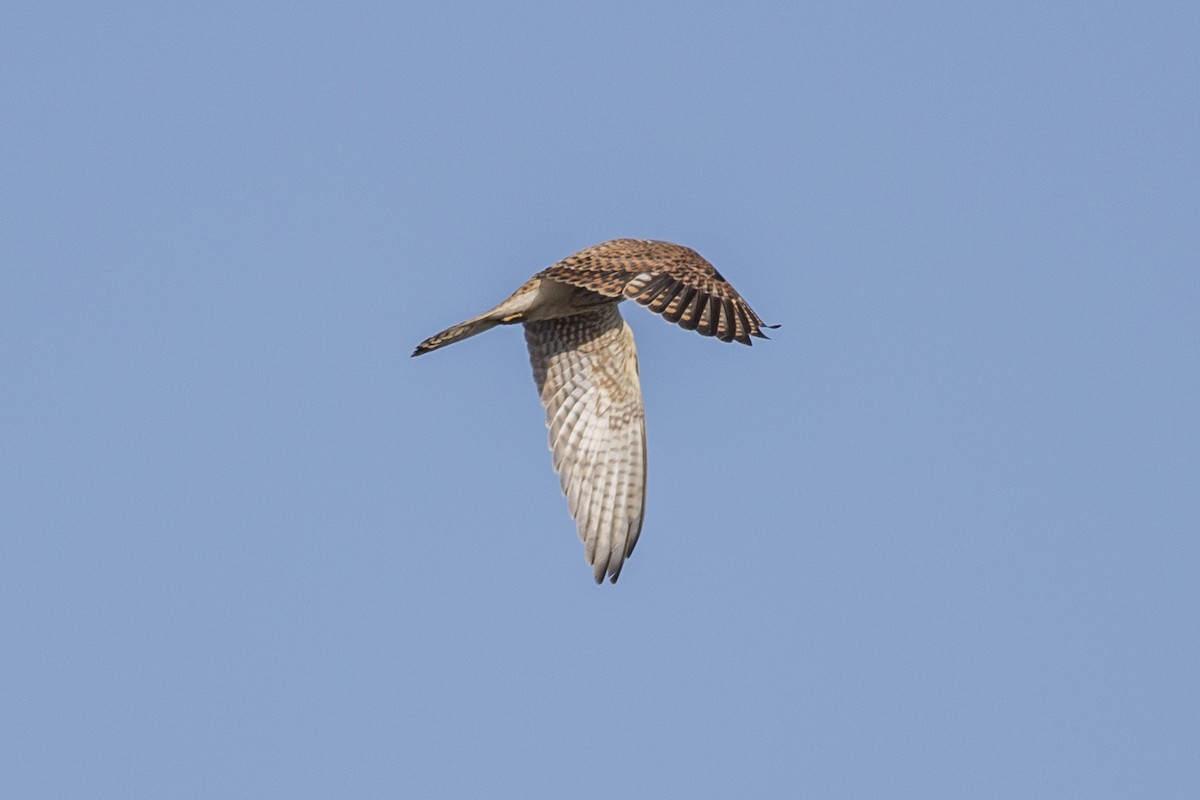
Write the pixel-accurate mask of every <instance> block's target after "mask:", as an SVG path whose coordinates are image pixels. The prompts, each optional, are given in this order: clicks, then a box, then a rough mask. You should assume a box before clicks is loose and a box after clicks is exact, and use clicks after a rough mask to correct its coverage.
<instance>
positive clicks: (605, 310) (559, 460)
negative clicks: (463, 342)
mask: <svg viewBox="0 0 1200 800" xmlns="http://www.w3.org/2000/svg"><path fill="white" fill-rule="evenodd" d="M525 342H526V344H528V346H529V361H530V363H531V364H532V365H533V379H534V381H535V382H536V383H537V387H538V392H539V393H540V395H541V398H542V405H543V406H544V407H545V409H546V426H547V427H548V428H549V429H550V450H551V451H552V452H553V453H554V469H555V471H556V472H558V475H559V480H560V481H561V483H562V490H563V493H564V494H565V495H566V496H567V504H568V507H569V508H570V511H571V516H572V517H574V518H575V522H576V525H577V526H578V528H579V538H580V539H582V540H583V543H584V550H585V554H586V556H587V560H588V563H589V564H591V565H592V568H593V570H594V573H595V577H596V582H597V583H602V582H603V581H604V577H605V575H607V576H608V578H609V580H611V581H612V582H613V583H616V582H617V577H618V576H619V575H620V574H621V566H622V565H623V564H624V563H625V559H626V558H628V557H629V556H630V554H631V553H633V547H634V545H635V544H636V543H637V539H638V534H640V533H641V530H642V515H643V512H644V510H645V497H646V425H645V415H644V413H643V406H642V390H641V385H640V384H639V383H638V374H637V351H636V349H635V348H634V344H633V332H632V331H631V330H630V329H629V326H628V325H626V324H625V321H624V320H623V319H621V314H620V312H619V311H618V310H617V306H616V304H615V303H612V304H609V305H604V306H601V307H600V308H598V309H597V310H595V311H589V312H587V313H585V314H576V315H575V316H570V317H561V318H558V319H548V320H539V321H537V322H527V323H525Z"/></svg>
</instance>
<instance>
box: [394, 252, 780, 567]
mask: <svg viewBox="0 0 1200 800" xmlns="http://www.w3.org/2000/svg"><path fill="white" fill-rule="evenodd" d="M625 299H632V300H636V301H637V302H638V303H639V304H641V305H644V306H646V307H647V308H649V309H650V310H651V311H653V312H655V313H659V314H662V315H663V317H664V318H665V319H667V320H669V321H671V322H676V323H678V324H679V325H680V327H683V328H687V329H689V330H696V331H698V332H699V333H701V334H703V335H705V336H715V337H717V338H718V339H721V340H722V341H727V342H729V341H735V340H736V341H739V342H742V343H743V344H750V337H751V336H758V337H762V338H766V337H765V335H764V334H763V332H762V329H763V328H764V327H770V326H766V325H764V324H763V322H762V320H761V319H759V318H758V316H757V315H756V314H755V313H754V312H753V311H752V310H751V309H750V306H748V305H747V304H746V302H745V301H744V300H742V298H741V297H740V296H739V295H738V293H737V292H736V291H734V289H733V287H732V286H730V285H729V284H728V282H726V281H725V279H724V278H723V277H722V276H721V274H720V273H719V272H717V270H716V269H714V268H713V266H712V265H711V264H709V263H708V262H707V261H705V260H704V259H703V258H701V256H700V255H699V254H698V253H696V252H695V251H694V250H691V249H689V248H687V247H682V246H680V245H677V244H671V243H670V242H657V241H647V240H641V239H614V240H613V241H610V242H605V243H603V244H599V245H596V246H594V247H589V248H587V249H586V250H581V251H579V252H578V253H575V254H574V255H571V256H568V257H567V258H565V259H563V260H562V261H560V262H558V263H557V264H554V265H553V266H551V267H549V268H547V269H545V270H543V271H542V272H539V273H538V274H537V275H534V276H533V277H532V278H530V279H529V280H528V281H527V282H526V283H525V284H524V285H523V286H521V288H519V289H517V291H515V292H514V293H513V294H512V296H511V297H509V298H508V299H507V300H505V301H504V302H503V303H501V304H500V305H498V306H496V307H495V308H493V309H492V310H490V311H487V312H485V313H483V314H481V315H479V316H478V317H474V318H472V319H469V320H467V321H466V322H462V323H460V324H458V325H455V326H453V327H451V328H447V329H446V330H444V331H442V332H441V333H438V334H436V335H434V336H431V337H430V338H428V339H426V340H425V341H424V342H421V344H419V345H417V349H416V350H415V351H414V352H413V355H414V356H417V355H421V354H423V353H428V352H430V351H432V350H436V349H438V348H439V347H445V346H446V345H448V344H453V343H454V342H457V341H460V340H462V339H465V338H467V337H469V336H474V335H476V334H478V333H482V332H484V331H486V330H489V329H491V328H493V327H495V326H497V325H508V324H515V323H518V322H520V323H523V324H524V325H525V341H526V344H527V345H528V347H529V358H530V362H531V364H532V366H533V375H534V380H535V382H536V383H537V387H538V392H539V394H540V396H541V400H542V405H543V406H544V407H545V409H546V425H547V427H548V428H549V429H550V449H551V451H552V452H553V454H554V469H555V471H556V472H558V474H559V477H560V479H561V482H562V489H563V493H564V494H565V495H566V496H567V503H568V506H569V508H570V511H571V516H572V517H574V519H575V521H576V524H577V525H578V527H579V536H580V538H581V539H582V540H583V542H584V548H585V554H586V556H587V560H588V563H589V564H591V565H592V567H593V570H594V573H595V578H596V582H597V583H599V582H602V581H603V580H604V578H605V576H606V575H607V576H608V578H609V579H610V580H611V581H612V582H614V583H615V582H616V580H617V577H618V576H619V575H620V573H621V567H622V565H623V564H624V562H625V559H626V558H628V557H629V555H630V554H631V553H632V552H633V547H634V545H635V544H636V543H637V538H638V535H639V534H640V533H641V529H642V516H643V512H644V509H645V487H646V435H645V415H644V412H643V406H642V393H641V387H640V384H639V382H638V368H637V350H636V348H635V347H634V343H633V332H632V331H631V330H630V329H629V326H628V325H626V324H625V321H624V320H623V319H622V318H621V314H620V312H619V311H618V310H617V304H618V303H620V302H621V301H622V300H625Z"/></svg>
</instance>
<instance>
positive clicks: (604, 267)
mask: <svg viewBox="0 0 1200 800" xmlns="http://www.w3.org/2000/svg"><path fill="white" fill-rule="evenodd" d="M538 275H539V276H540V277H544V278H550V279H552V280H556V281H559V282H560V283H565V284H568V285H570V286H575V287H577V288H580V289H586V290H588V291H592V292H596V293H597V294H600V295H603V296H605V297H613V298H619V299H624V298H628V299H630V300H635V301H636V302H637V303H639V304H640V305H643V306H645V307H646V308H648V309H650V310H651V311H653V312H654V313H655V314H661V315H662V317H663V319H665V320H667V321H668V322H674V323H677V324H678V325H679V327H681V328H685V329H687V330H694V331H696V332H698V333H700V334H701V335H703V336H715V337H717V338H718V339H720V340H721V341H723V342H732V341H735V340H736V341H738V342H741V343H742V344H747V345H748V344H750V337H751V336H757V337H759V338H761V339H766V338H767V336H766V334H764V333H763V330H762V329H763V328H775V327H778V326H777V325H767V324H765V323H764V322H763V321H762V320H761V319H760V318H759V316H758V315H757V314H755V313H754V311H753V309H751V308H750V306H749V305H748V304H747V303H746V301H745V300H743V299H742V297H741V295H739V294H738V293H737V291H736V290H735V289H734V288H733V287H732V286H730V285H729V282H728V281H726V280H725V277H724V276H723V275H721V273H720V272H717V269H716V267H714V266H713V265H712V264H710V263H708V262H707V261H705V260H704V258H703V257H702V256H701V255H700V254H699V253H697V252H696V251H695V250H692V249H691V248H689V247H683V246H681V245H677V244H672V243H671V242H657V241H651V240H645V239H614V240H612V241H610V242H604V243H603V244H598V245H596V246H594V247H589V248H587V249H586V250H580V251H579V252H578V253H575V254H574V255H571V256H568V257H566V258H564V259H563V260H562V261H559V262H558V263H557V264H555V265H553V266H552V267H550V268H548V269H546V270H543V271H542V272H540V273H538Z"/></svg>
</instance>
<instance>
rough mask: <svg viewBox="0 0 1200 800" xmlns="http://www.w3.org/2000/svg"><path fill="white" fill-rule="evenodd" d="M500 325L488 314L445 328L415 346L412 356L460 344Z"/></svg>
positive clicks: (497, 320)
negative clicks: (456, 343)
mask: <svg viewBox="0 0 1200 800" xmlns="http://www.w3.org/2000/svg"><path fill="white" fill-rule="evenodd" d="M499 324H500V320H499V319H497V318H496V317H495V316H494V315H493V314H492V312H490V311H489V312H488V313H487V314H484V315H482V316H478V317H475V318H474V319H469V320H467V321H466V322H460V323H458V324H457V325H454V326H452V327H449V328H446V330H444V331H442V332H441V333H435V334H434V335H433V336H430V337H429V338H428V339H426V340H425V341H423V342H421V343H420V344H419V345H417V349H416V350H413V355H414V356H419V355H424V354H425V353H428V352H430V351H431V350H437V349H438V348H439V347H445V346H446V345H448V344H454V343H455V342H461V341H462V340H463V339H467V338H470V337H472V336H474V335H475V334H477V333H483V332H484V331H490V330H491V329H492V328H494V327H496V326H497V325H499Z"/></svg>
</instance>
